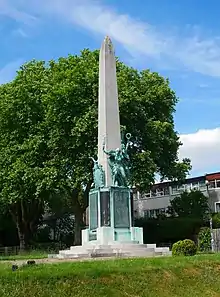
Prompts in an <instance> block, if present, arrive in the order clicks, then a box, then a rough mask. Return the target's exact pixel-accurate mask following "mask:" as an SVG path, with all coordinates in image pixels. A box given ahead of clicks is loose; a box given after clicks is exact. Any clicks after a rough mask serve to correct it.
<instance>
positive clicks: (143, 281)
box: [0, 255, 220, 297]
mask: <svg viewBox="0 0 220 297" xmlns="http://www.w3.org/2000/svg"><path fill="white" fill-rule="evenodd" d="M219 280H220V255H199V256H194V257H191V258H187V257H186V258H182V257H180V258H179V257H177V258H176V257H170V258H151V259H126V260H125V259H121V260H107V261H93V262H92V261H90V262H72V263H59V264H44V265H43V264H41V265H36V266H33V267H30V266H29V267H28V266H26V267H23V268H20V269H18V270H17V271H15V272H12V271H11V267H10V266H8V264H5V263H1V264H0V296H1V297H6V296H10V297H15V296H16V297H24V296H25V297H29V296H35V297H38V296H41V297H53V296H56V297H57V296H58V297H59V296H62V297H66V296H68V297H71V296H74V297H77V296H80V297H83V296H87V297H90V296H92V297H96V296H97V297H101V296H105V297H108V296H109V297H121V296H135V297H137V296H143V297H160V296H163V297H174V296H175V297H180V296H181V297H185V296H187V297H197V296H199V297H203V296H204V297H212V296H213V297H217V296H220V281H219Z"/></svg>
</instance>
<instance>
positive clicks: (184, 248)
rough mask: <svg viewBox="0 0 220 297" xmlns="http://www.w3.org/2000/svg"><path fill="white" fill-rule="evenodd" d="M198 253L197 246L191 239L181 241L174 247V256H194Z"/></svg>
mask: <svg viewBox="0 0 220 297" xmlns="http://www.w3.org/2000/svg"><path fill="white" fill-rule="evenodd" d="M196 252H197V248H196V244H195V242H194V241H192V240H190V239H185V240H179V241H177V242H176V243H174V245H173V246H172V255H173V256H194V255H195V254H196Z"/></svg>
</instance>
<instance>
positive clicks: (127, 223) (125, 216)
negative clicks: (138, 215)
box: [52, 37, 169, 258]
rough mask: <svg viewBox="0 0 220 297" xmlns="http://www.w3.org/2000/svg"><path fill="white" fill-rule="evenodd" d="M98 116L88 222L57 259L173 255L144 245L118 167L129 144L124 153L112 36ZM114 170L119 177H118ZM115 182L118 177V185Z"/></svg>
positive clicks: (102, 68) (102, 67)
mask: <svg viewBox="0 0 220 297" xmlns="http://www.w3.org/2000/svg"><path fill="white" fill-rule="evenodd" d="M98 114H99V115H98V161H97V160H95V159H93V158H92V159H93V162H94V167H93V179H94V187H92V188H91V190H90V192H89V226H88V228H87V229H84V230H82V246H73V247H71V248H70V249H69V250H64V251H60V252H59V255H57V257H58V258H83V257H85V258H88V257H100V256H102V257H104V256H106V257H115V256H120V257H122V256H124V257H128V256H132V257H136V256H137V257H139V256H153V255H162V254H169V248H157V247H156V244H150V245H148V244H146V245H144V244H143V228H139V227H134V226H133V225H132V215H131V212H132V207H131V196H130V194H131V190H130V188H129V186H128V185H127V184H126V183H125V182H124V181H125V180H123V179H122V173H121V172H122V170H121V171H120V169H121V168H123V166H124V169H125V165H124V163H123V162H122V161H121V160H122V158H124V155H126V154H127V152H126V148H125V146H123V152H122V148H121V135H120V134H121V133H120V121H119V108H118V92H117V77H116V62H115V56H114V50H113V46H112V42H111V40H110V38H109V37H106V38H105V39H104V41H103V43H102V47H101V51H100V58H99V106H98ZM127 139H128V138H127ZM104 140H105V145H104V146H103V141H104ZM123 144H124V143H123ZM103 148H104V151H103ZM110 156H111V159H110ZM108 160H109V161H110V164H111V168H112V176H113V181H112V177H111V171H110V170H111V169H110V166H109V164H108ZM120 162H121V163H120ZM100 165H102V166H100ZM114 166H115V167H114ZM103 169H104V171H103ZM113 169H116V170H113ZM115 172H116V173H117V176H119V177H120V178H119V179H118V180H117V179H116V174H115ZM104 175H105V178H103V177H104ZM104 180H105V183H104ZM116 181H120V184H119V183H116ZM121 181H122V182H121ZM52 256H53V255H52Z"/></svg>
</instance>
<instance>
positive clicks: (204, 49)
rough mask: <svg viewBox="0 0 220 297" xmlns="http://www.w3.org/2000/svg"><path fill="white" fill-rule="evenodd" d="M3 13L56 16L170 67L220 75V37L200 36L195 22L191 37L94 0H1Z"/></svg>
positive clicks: (22, 18) (19, 16) (23, 18)
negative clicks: (151, 23)
mask: <svg viewBox="0 0 220 297" xmlns="http://www.w3.org/2000/svg"><path fill="white" fill-rule="evenodd" d="M0 14H4V15H8V16H9V17H12V18H15V19H16V20H17V21H21V22H30V21H33V20H36V15H37V17H38V18H42V19H44V21H47V20H48V21H52V20H53V21H54V19H55V18H56V19H57V20H58V21H63V22H69V23H72V24H74V25H78V26H81V27H83V28H85V29H86V30H89V31H90V32H92V33H94V34H100V35H102V36H104V35H106V34H108V35H110V37H112V38H113V39H114V40H115V41H117V42H119V43H120V44H122V45H123V46H124V47H125V48H126V49H127V50H128V51H129V52H130V53H131V54H133V55H139V54H143V55H146V56H148V57H150V58H153V59H160V61H162V62H163V64H164V65H167V66H168V67H170V66H171V67H172V66H173V65H175V66H177V65H178V67H182V68H186V69H189V70H191V71H195V72H199V73H202V74H206V75H210V76H216V77H220V38H219V37H218V36H214V37H210V38H205V37H203V36H201V35H202V34H201V30H199V29H198V27H196V26H195V25H192V26H189V25H186V30H187V32H194V33H190V36H188V37H183V36H181V34H180V32H178V31H176V32H175V33H172V34H169V32H167V31H166V30H165V29H164V30H163V31H161V30H159V29H158V28H156V27H154V26H152V25H150V24H149V23H146V22H145V23H144V22H140V21H139V20H136V19H134V18H132V17H131V16H129V15H127V14H120V13H118V12H117V11H116V10H114V9H113V8H111V7H108V6H104V5H103V4H101V3H100V2H97V1H92V0H85V1H83V0H81V1H79V0H46V1H45V0H32V1H29V0H7V1H6V0H0ZM34 15H35V16H34ZM174 26H175V24H174Z"/></svg>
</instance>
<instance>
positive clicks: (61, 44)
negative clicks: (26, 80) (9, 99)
mask: <svg viewBox="0 0 220 297" xmlns="http://www.w3.org/2000/svg"><path fill="white" fill-rule="evenodd" d="M219 9H220V2H219V1H217V0H210V1H206V0H200V1H198V0H193V1H192V0H191V1H190V0H184V1H174V0H157V1H155V0H146V1H143V0H142V1H141V0H135V1H133V0H118V1H116V0H111V1H110V0H109V1H107V0H105V1H104V0H103V1H92V0H88V1H84V0H81V1H78V0H0V40H1V57H0V83H4V82H7V81H9V80H11V79H12V78H13V77H14V75H15V71H16V70H17V69H18V67H19V66H20V65H21V64H22V63H23V62H26V61H28V60H30V59H33V58H35V59H44V60H50V59H56V58H58V57H60V56H67V55H68V54H69V53H71V54H75V53H79V51H80V50H81V49H83V48H90V49H96V48H99V47H100V45H101V42H102V39H103V38H104V36H105V35H106V34H108V35H109V36H110V37H111V38H112V40H113V42H114V45H115V49H116V54H117V56H119V57H120V58H121V59H122V60H123V61H124V62H125V63H127V64H129V65H131V66H133V67H136V68H138V69H144V68H150V69H151V70H152V71H158V72H159V73H161V74H162V75H163V76H166V77H168V78H169V79H170V82H171V87H172V88H173V89H174V90H175V91H176V94H177V96H178V97H179V98H180V102H179V103H178V105H177V111H176V114H175V124H176V129H177V131H178V132H179V133H180V134H181V139H182V141H183V147H182V149H181V151H180V157H184V156H189V157H190V158H191V159H192V163H193V171H192V174H193V175H196V174H203V173H205V172H208V171H215V170H220V154H219V147H220V128H219V127H220V112H219V107H220V85H219V82H220V19H219V17H218V14H219V13H218V11H219Z"/></svg>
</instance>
